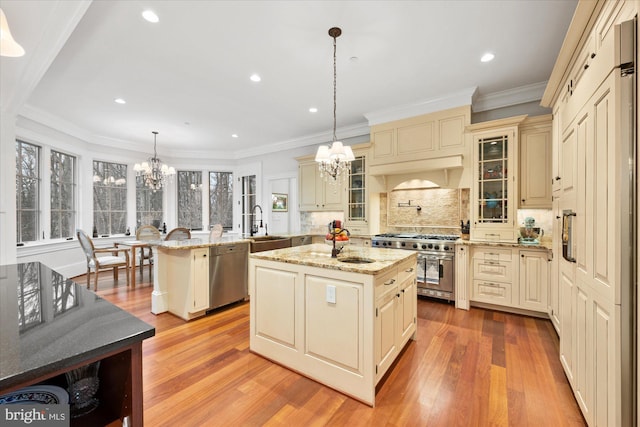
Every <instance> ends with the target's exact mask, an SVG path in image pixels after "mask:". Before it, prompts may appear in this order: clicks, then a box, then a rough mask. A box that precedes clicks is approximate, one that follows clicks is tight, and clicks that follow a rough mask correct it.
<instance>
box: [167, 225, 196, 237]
mask: <svg viewBox="0 0 640 427" xmlns="http://www.w3.org/2000/svg"><path fill="white" fill-rule="evenodd" d="M190 238H191V231H189V229H188V228H184V227H177V228H174V229H173V230H171V231H170V232H169V233H168V234H167V237H166V238H165V239H164V240H187V239H190Z"/></svg>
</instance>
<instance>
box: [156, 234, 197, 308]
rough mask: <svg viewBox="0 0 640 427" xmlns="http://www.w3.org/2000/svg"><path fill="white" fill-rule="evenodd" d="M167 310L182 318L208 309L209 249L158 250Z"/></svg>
mask: <svg viewBox="0 0 640 427" xmlns="http://www.w3.org/2000/svg"><path fill="white" fill-rule="evenodd" d="M159 255H160V257H159V261H158V262H159V263H160V264H162V268H163V271H164V277H163V278H162V280H163V281H164V282H165V283H166V286H167V291H168V294H169V298H168V310H169V312H171V313H173V314H175V315H176V316H178V317H181V318H183V319H185V320H191V319H194V318H196V317H200V316H202V315H204V314H205V312H206V310H208V309H209V248H208V247H207V248H194V249H181V250H169V251H162V252H160V254H159Z"/></svg>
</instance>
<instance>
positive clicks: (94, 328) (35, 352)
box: [0, 262, 155, 394]
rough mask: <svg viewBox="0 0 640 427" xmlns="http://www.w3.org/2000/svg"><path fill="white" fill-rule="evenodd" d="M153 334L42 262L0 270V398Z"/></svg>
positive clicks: (0, 267)
mask: <svg viewBox="0 0 640 427" xmlns="http://www.w3.org/2000/svg"><path fill="white" fill-rule="evenodd" d="M154 335H155V329H154V328H153V327H152V326H151V325H149V324H147V323H145V322H143V321H142V320H140V319H138V318H137V317H135V316H133V315H131V314H129V313H127V312H126V311H124V310H122V309H120V308H118V307H117V306H115V305H113V304H111V303H110V302H108V301H106V300H104V299H102V298H100V297H99V296H97V295H96V294H95V293H93V292H91V291H89V290H87V289H86V287H85V286H83V285H81V284H77V283H75V282H73V281H72V280H70V279H66V278H64V277H63V276H62V275H60V274H58V273H56V272H55V271H53V270H52V269H50V268H48V267H47V266H45V265H44V264H41V263H39V262H30V263H23V264H13V265H3V266H0V394H2V392H3V391H6V390H8V389H11V388H14V387H15V386H16V385H19V384H25V383H29V382H31V381H34V380H36V379H38V378H40V377H43V376H46V375H47V374H48V373H50V372H54V371H60V370H64V369H65V368H67V367H71V366H73V365H76V364H78V363H82V362H83V361H85V360H89V359H92V358H95V357H99V356H100V355H102V354H105V353H108V352H112V351H117V350H118V349H119V348H123V347H126V346H129V345H131V344H133V343H135V342H138V341H142V340H144V339H145V338H149V337H152V336H154Z"/></svg>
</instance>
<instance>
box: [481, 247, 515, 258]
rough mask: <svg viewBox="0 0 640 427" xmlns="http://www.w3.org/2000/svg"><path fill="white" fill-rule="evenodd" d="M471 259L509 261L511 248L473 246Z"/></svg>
mask: <svg viewBox="0 0 640 427" xmlns="http://www.w3.org/2000/svg"><path fill="white" fill-rule="evenodd" d="M473 259H481V260H484V261H511V249H499V248H488V247H479V248H478V247H476V248H473Z"/></svg>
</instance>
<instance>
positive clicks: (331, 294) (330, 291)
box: [327, 285, 336, 304]
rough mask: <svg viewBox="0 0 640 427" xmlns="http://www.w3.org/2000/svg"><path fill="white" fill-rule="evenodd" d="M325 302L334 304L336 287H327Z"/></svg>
mask: <svg viewBox="0 0 640 427" xmlns="http://www.w3.org/2000/svg"><path fill="white" fill-rule="evenodd" d="M327 302H328V303H331V304H335V303H336V287H335V286H333V285H327Z"/></svg>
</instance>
